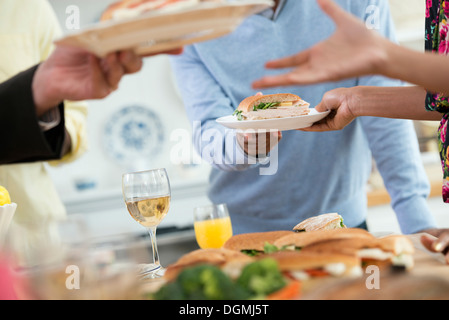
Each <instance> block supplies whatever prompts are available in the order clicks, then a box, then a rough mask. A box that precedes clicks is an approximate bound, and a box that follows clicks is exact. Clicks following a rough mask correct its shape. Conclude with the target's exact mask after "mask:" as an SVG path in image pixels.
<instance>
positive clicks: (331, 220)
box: [293, 213, 346, 232]
mask: <svg viewBox="0 0 449 320" xmlns="http://www.w3.org/2000/svg"><path fill="white" fill-rule="evenodd" d="M339 228H346V226H345V225H344V223H343V217H342V216H340V215H339V214H338V213H326V214H322V215H319V216H315V217H311V218H308V219H306V220H304V221H302V222H301V223H299V224H297V225H296V226H295V227H294V228H293V230H294V231H297V232H304V231H305V232H309V231H316V230H331V229H339Z"/></svg>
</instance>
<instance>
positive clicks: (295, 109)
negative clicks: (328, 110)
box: [234, 93, 310, 121]
mask: <svg viewBox="0 0 449 320" xmlns="http://www.w3.org/2000/svg"><path fill="white" fill-rule="evenodd" d="M309 107H310V104H309V103H307V102H305V101H304V100H302V99H301V98H300V97H299V96H297V95H295V94H291V93H280V94H271V95H257V96H251V97H248V98H246V99H244V100H243V101H242V102H241V103H240V105H239V107H238V108H237V110H236V111H235V112H234V115H236V116H237V118H238V119H239V120H241V121H242V120H266V119H276V118H289V117H298V116H304V115H308V114H309V113H310V108H309Z"/></svg>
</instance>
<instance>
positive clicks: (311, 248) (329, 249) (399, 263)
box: [302, 235, 415, 270]
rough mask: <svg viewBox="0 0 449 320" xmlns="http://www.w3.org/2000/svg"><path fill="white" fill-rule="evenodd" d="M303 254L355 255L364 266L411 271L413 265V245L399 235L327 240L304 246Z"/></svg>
mask: <svg viewBox="0 0 449 320" xmlns="http://www.w3.org/2000/svg"><path fill="white" fill-rule="evenodd" d="M302 251H303V252H305V253H306V252H313V253H322V254H329V253H332V254H334V253H338V254H347V255H356V256H357V257H359V258H360V259H361V260H362V262H363V264H364V265H377V266H393V267H401V268H405V269H407V270H408V269H411V268H412V267H413V265H414V259H413V254H414V253H415V249H414V246H413V243H412V242H411V241H410V240H409V239H408V238H406V237H405V236H401V235H392V236H386V237H382V238H372V239H370V238H360V237H358V238H352V239H349V238H348V239H329V240H326V241H321V242H315V243H312V244H310V245H307V246H304V247H303V249H302Z"/></svg>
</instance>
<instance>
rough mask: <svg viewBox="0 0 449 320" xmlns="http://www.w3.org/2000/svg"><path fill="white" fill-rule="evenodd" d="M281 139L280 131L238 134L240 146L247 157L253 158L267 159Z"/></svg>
mask: <svg viewBox="0 0 449 320" xmlns="http://www.w3.org/2000/svg"><path fill="white" fill-rule="evenodd" d="M281 139H282V133H281V132H280V131H268V132H264V133H260V132H238V133H237V142H238V144H239V145H240V147H241V148H242V149H243V150H244V151H245V153H246V154H247V155H249V156H252V157H266V156H267V155H268V154H269V153H270V151H271V150H273V148H274V147H275V146H276V145H277V144H278V143H279V141H281Z"/></svg>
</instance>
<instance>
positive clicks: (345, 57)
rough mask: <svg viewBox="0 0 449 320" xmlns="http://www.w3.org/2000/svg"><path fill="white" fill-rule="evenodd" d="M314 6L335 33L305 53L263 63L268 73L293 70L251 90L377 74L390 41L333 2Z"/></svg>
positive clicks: (259, 82)
mask: <svg viewBox="0 0 449 320" xmlns="http://www.w3.org/2000/svg"><path fill="white" fill-rule="evenodd" d="M317 2H318V4H319V5H320V7H321V9H322V10H323V11H324V12H325V13H326V14H327V15H328V16H329V17H330V18H331V19H332V20H333V21H334V22H335V24H336V32H335V33H334V34H333V35H332V36H331V37H330V38H328V39H327V40H325V41H323V42H321V43H319V44H317V45H315V46H313V47H311V48H310V49H308V50H305V51H302V52H300V53H298V54H295V55H293V56H290V57H285V58H282V59H279V60H274V61H270V62H268V63H266V68H268V69H285V68H294V69H293V70H291V71H289V72H287V73H285V74H281V75H276V76H266V77H263V78H262V79H259V80H257V81H255V82H254V83H253V88H255V89H263V88H271V87H279V86H291V85H306V84H314V83H319V82H326V81H337V80H341V79H345V78H352V77H356V76H363V75H368V74H373V73H378V72H379V67H381V66H382V65H383V61H384V60H385V59H386V53H385V49H384V48H383V47H384V46H385V45H386V44H387V43H389V41H388V40H387V39H385V38H383V37H382V36H381V35H379V34H378V33H377V32H376V31H374V30H369V29H368V28H367V27H366V26H365V24H364V23H363V22H362V21H361V20H359V19H358V18H357V17H355V16H353V15H351V14H350V13H348V12H346V11H344V10H343V9H341V8H340V7H339V6H338V5H337V4H336V3H335V2H333V1H332V0H317Z"/></svg>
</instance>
